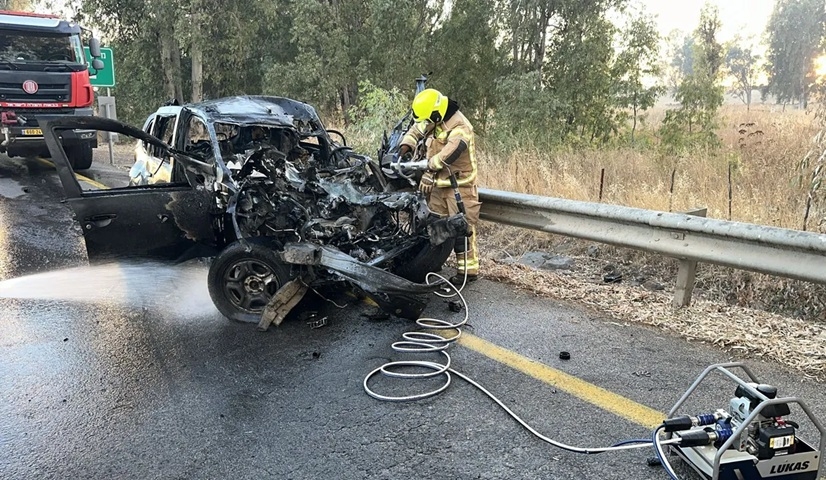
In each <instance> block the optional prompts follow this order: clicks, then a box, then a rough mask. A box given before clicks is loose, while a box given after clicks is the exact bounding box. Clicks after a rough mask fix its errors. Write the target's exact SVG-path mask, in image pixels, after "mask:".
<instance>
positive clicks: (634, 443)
mask: <svg viewBox="0 0 826 480" xmlns="http://www.w3.org/2000/svg"><path fill="white" fill-rule="evenodd" d="M465 241H467V239H466V240H465ZM434 279H435V281H442V282H444V283H445V285H446V286H447V290H446V291H444V292H436V293H435V295H438V296H439V297H442V298H452V297H458V298H459V300H460V301H461V303H462V306H463V307H464V308H463V309H462V311H463V312H464V315H463V318H462V320H461V321H459V322H456V323H452V322H449V321H446V320H441V319H437V318H430V317H422V318H419V319H418V320H416V324H417V325H418V326H419V327H421V328H423V329H427V330H431V331H432V330H436V331H438V332H450V334H449V335H439V334H437V333H433V332H429V331H413V332H406V333H404V334H403V335H402V337H403V338H404V340H402V341H399V342H396V343H394V344H393V345H392V348H393V350H394V351H397V352H406V353H428V354H433V353H439V354H440V355H441V357H442V358H443V360H444V363H439V362H436V361H424V360H403V361H393V362H389V363H386V364H384V365H382V366H380V367H378V368H376V369H374V370H373V371H371V372H370V373H368V374H367V376H366V377H364V382H363V386H364V391H365V392H366V393H367V394H368V395H370V396H371V397H373V398H375V399H377V400H382V401H390V402H406V401H412V400H422V399H425V398H429V397H432V396H434V395H437V394H439V393H441V392H443V391H445V390H446V389H447V388H448V387H449V386H450V383H451V380H452V375H455V376H456V377H458V378H460V379H462V380H464V381H466V382H467V383H469V384H470V385H472V386H474V387H475V388H476V389H478V390H479V391H480V392H482V393H484V394H485V395H487V396H488V398H490V399H491V400H493V401H494V402H495V403H496V404H497V405H499V407H500V408H502V409H503V410H504V411H505V412H506V413H507V414H508V415H510V416H511V418H513V419H514V420H516V422H517V423H519V424H520V425H521V426H522V427H524V428H525V429H526V430H528V431H529V432H531V434H533V435H534V436H535V437H537V438H538V439H540V440H542V441H543V442H545V443H548V444H550V445H553V446H554V447H557V448H561V449H563V450H567V451H569V452H574V453H583V454H597V453H604V452H612V451H621V450H633V449H640V448H650V446H651V443H652V442H653V443H655V445H656V446H657V447H658V448H660V449H662V445H670V444H675V443H678V442H679V439H676V438H675V439H671V440H665V441H660V440H659V439H657V438H656V433H659V430H657V432H656V433H655V437H654V438H653V439H651V440H649V439H634V440H625V441H622V442H619V443H617V444H614V445H613V446H610V447H598V448H586V447H577V446H572V445H568V444H565V443H562V442H559V441H557V440H554V439H552V438H550V437H547V436H545V435H543V434H541V433H539V432H538V431H537V430H536V429H534V428H533V427H532V426H530V425H529V424H528V423H527V422H526V421H524V420H523V419H522V418H520V417H519V416H518V415H517V414H516V413H514V412H513V411H512V410H511V409H510V408H508V406H507V405H505V404H504V403H503V402H502V401H501V400H499V399H498V398H497V397H496V396H495V395H494V394H492V393H491V392H489V391H488V390H487V389H486V388H485V387H483V386H482V385H481V384H479V383H478V382H476V381H475V380H473V379H472V378H470V377H468V376H467V375H465V374H463V373H461V372H459V371H457V370H456V369H454V368H452V366H451V357H450V355H449V354H448V352H447V349H448V348H449V347H450V346H451V345H452V344H454V343H455V342H456V341H458V340H459V338H461V335H462V329H461V327H462V326H464V325H465V324H466V323H467V321H468V318H469V312H468V305H467V300H466V299H465V297H464V296H463V295H462V291H463V289H464V286H463V287H462V288H457V287H456V286H455V285H453V284H451V283H450V282H449V281H448V280H447V279H446V278H444V277H442V276H441V275H438V274H435V273H430V274H428V275H427V278H426V282H427V284H428V285H430V284H432V283H433V282H434ZM465 282H467V277H466V278H465ZM410 367H418V368H423V369H425V370H430V371H426V372H423V373H422V372H415V373H414V372H407V371H404V370H405V369H408V368H410ZM379 373H381V374H382V375H384V376H386V377H390V378H400V379H410V380H415V379H426V378H433V377H438V376H444V379H445V380H444V382H443V383H442V384H441V385H439V386H438V387H436V388H434V389H432V390H430V391H427V392H423V393H419V394H413V395H403V396H394V395H384V394H380V393H377V392H376V391H375V390H373V389H372V388H371V387H370V383H371V380H372V379H373V378H374V377H376V376H377V375H378V374H379ZM659 457H660V455H659V454H658V458H659ZM663 465H666V463H665V462H663Z"/></svg>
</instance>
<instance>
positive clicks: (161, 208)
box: [44, 96, 467, 322]
mask: <svg viewBox="0 0 826 480" xmlns="http://www.w3.org/2000/svg"><path fill="white" fill-rule="evenodd" d="M76 128H89V129H95V130H101V131H111V132H117V133H120V134H123V135H126V136H132V137H135V138H136V139H137V140H138V141H137V144H136V148H135V165H134V166H133V167H132V169H131V171H130V179H129V186H128V187H123V188H114V189H109V190H100V191H84V190H83V189H82V188H81V187H80V185H79V184H78V181H77V179H76V177H75V176H74V174H73V172H72V170H71V166H70V163H69V162H68V160H67V159H66V154H65V151H64V149H63V147H62V145H61V143H60V141H59V135H60V131H61V130H65V129H76ZM44 134H45V136H46V140H47V143H48V146H49V148H50V150H51V154H52V158H53V159H54V160H55V163H56V165H57V167H58V174H59V176H60V178H61V181H62V183H63V184H64V188H65V190H66V195H67V201H68V203H69V205H70V206H71V207H72V208H73V210H74V211H75V214H76V217H77V220H78V221H79V222H80V224H81V227H82V229H83V232H84V237H85V241H86V246H87V251H88V254H89V258H90V260H91V261H98V260H111V259H123V258H129V257H140V258H154V259H161V260H169V261H178V262H180V261H184V260H188V259H191V258H195V257H214V260H213V261H212V264H211V266H210V272H209V277H208V282H209V290H210V295H211V297H212V299H213V302H214V303H215V305H216V307H217V308H218V309H219V310H220V311H221V313H223V314H224V315H226V316H227V317H229V318H232V319H235V320H239V321H251V322H258V321H259V320H260V319H261V317H262V314H263V313H264V312H265V311H270V313H271V314H272V310H273V309H280V311H279V312H280V313H279V316H281V317H282V318H283V314H285V312H286V311H288V310H289V308H291V306H292V305H294V303H295V301H297V300H295V298H296V297H298V298H300V295H303V292H305V291H306V290H307V289H308V288H310V289H314V288H315V287H317V286H323V285H329V284H337V283H348V284H351V285H354V286H356V287H357V288H359V289H361V290H362V291H364V292H365V293H366V294H367V295H369V296H370V297H371V298H373V299H374V300H375V301H376V302H377V303H378V304H379V305H380V306H381V307H382V308H384V309H385V310H388V311H389V312H391V313H393V314H395V315H398V316H402V317H411V318H415V317H417V316H418V314H419V313H420V312H421V310H422V309H423V308H424V306H425V301H424V299H423V298H422V297H421V295H423V294H425V293H427V292H431V291H434V289H436V288H438V287H436V286H435V285H425V284H423V283H422V282H423V281H424V279H425V276H426V275H427V273H428V272H431V271H436V270H438V269H440V268H441V266H442V264H443V263H444V261H445V260H446V258H447V257H448V255H449V254H450V252H451V251H452V248H453V242H454V238H456V237H458V236H461V235H464V234H465V231H466V228H467V225H466V222H465V221H464V218H463V217H462V216H461V215H457V216H455V217H451V218H439V217H438V216H437V215H435V214H433V213H432V212H430V211H429V210H428V208H427V204H426V201H425V199H424V197H423V196H422V195H421V194H420V193H418V192H417V191H415V190H412V191H411V190H410V189H409V188H407V190H405V188H406V187H409V184H408V183H407V182H406V181H405V182H398V181H397V180H395V179H393V178H389V177H387V176H386V175H384V173H383V172H382V169H381V168H380V167H381V166H380V165H379V164H378V163H377V162H376V161H374V160H372V159H371V158H369V157H366V156H363V155H359V154H356V153H354V152H353V151H352V149H351V148H349V147H347V146H346V143H345V141H344V139H343V136H340V134H338V133H337V132H334V131H328V130H326V129H325V128H324V125H323V124H322V122H321V120H320V119H319V117H318V115H317V114H316V112H315V110H314V109H313V108H312V107H311V106H309V105H307V104H304V103H300V102H297V101H293V100H289V99H285V98H280V97H261V96H243V97H232V98H226V99H220V100H213V101H208V102H203V103H199V104H191V105H185V106H166V107H163V108H161V109H159V110H158V111H157V112H156V113H155V114H153V115H152V116H150V118H149V119H148V120H147V122H146V124H145V125H144V129H143V130H139V129H136V128H134V127H131V126H129V125H126V124H123V123H121V122H117V121H112V120H107V119H102V118H87V117H74V118H62V119H56V120H54V121H50V122H47V124H46V125H45V132H44ZM331 134H333V135H338V136H339V137H341V141H340V142H337V141H334V140H333V137H332V136H331ZM158 137H160V138H158ZM299 293H300V294H299ZM279 297H281V298H279ZM279 302H280V303H279ZM268 309H270V310H268Z"/></svg>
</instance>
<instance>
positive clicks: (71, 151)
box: [65, 143, 92, 170]
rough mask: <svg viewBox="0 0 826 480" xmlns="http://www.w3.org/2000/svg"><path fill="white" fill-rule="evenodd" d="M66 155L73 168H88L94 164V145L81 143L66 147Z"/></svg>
mask: <svg viewBox="0 0 826 480" xmlns="http://www.w3.org/2000/svg"><path fill="white" fill-rule="evenodd" d="M65 150H66V156H67V157H69V163H70V164H71V165H72V169H73V170H88V169H89V168H90V167H91V166H92V145H91V144H89V143H80V144H78V145H72V146H70V147H65Z"/></svg>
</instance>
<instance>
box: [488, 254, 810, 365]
mask: <svg viewBox="0 0 826 480" xmlns="http://www.w3.org/2000/svg"><path fill="white" fill-rule="evenodd" d="M485 274H486V277H487V278H490V279H493V280H499V281H503V282H506V283H510V284H513V285H516V286H518V287H520V288H523V289H525V290H528V291H531V292H534V293H536V294H538V295H543V296H551V297H553V298H557V299H560V300H563V301H572V302H576V303H577V304H578V305H588V306H590V307H592V308H595V309H596V310H598V311H599V312H600V313H601V314H603V315H606V316H608V317H609V318H611V319H614V320H618V321H621V322H633V323H640V324H645V325H651V326H654V327H658V328H661V329H663V330H666V331H670V332H673V333H676V334H679V335H680V336H682V337H683V338H686V339H688V340H691V341H699V342H703V343H708V344H713V345H715V346H717V347H719V348H721V349H723V350H726V351H729V352H732V353H734V354H735V355H736V356H737V357H751V358H755V357H756V358H762V359H768V360H771V361H778V362H780V363H782V364H784V365H787V366H789V367H792V368H795V369H797V370H799V371H800V372H801V373H803V374H804V375H806V376H809V377H812V378H816V379H819V380H824V379H826V325H824V324H818V323H812V322H806V321H803V320H799V319H793V318H788V317H784V316H780V315H775V314H771V313H767V312H761V311H756V310H752V309H748V308H743V307H739V306H732V305H724V304H720V303H717V302H709V301H704V300H700V301H695V302H694V303H693V304H692V305H691V306H690V307H687V308H683V309H680V310H674V308H672V306H671V298H670V296H669V295H668V294H666V293H663V292H651V291H646V290H643V289H640V288H635V287H631V286H628V285H623V284H612V285H604V284H599V283H595V282H587V281H586V282H583V281H582V280H581V279H577V278H571V277H568V276H562V275H559V274H556V273H550V272H541V271H538V270H535V269H531V268H528V267H525V266H523V265H502V264H499V263H496V262H490V263H489V264H488V265H487V266H486V269H485Z"/></svg>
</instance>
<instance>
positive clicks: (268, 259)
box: [207, 240, 291, 323]
mask: <svg viewBox="0 0 826 480" xmlns="http://www.w3.org/2000/svg"><path fill="white" fill-rule="evenodd" d="M247 245H248V246H249V251H247V248H245V246H244V245H242V244H241V243H240V242H235V243H233V244H231V245H229V246H228V247H227V248H225V249H224V250H223V251H221V253H219V254H218V256H217V257H215V259H214V260H213V261H212V265H211V266H210V267H209V274H208V275H207V286H208V288H209V296H210V297H211V298H212V303H214V304H215V307H216V308H217V309H218V311H220V312H221V313H222V314H224V316H225V317H227V318H229V319H231V320H236V321H239V322H248V323H258V322H259V321H260V320H261V313H262V312H263V311H264V307H265V306H266V305H267V304H268V303H269V302H270V300H271V299H272V297H273V296H274V295H275V293H276V292H277V291H278V289H279V288H281V286H283V285H284V284H285V283H287V282H289V281H290V280H291V277H290V267H289V266H288V265H286V264H284V262H282V261H281V258H280V257H279V256H278V253H277V252H276V251H275V250H273V249H272V248H271V247H270V246H268V245H266V244H262V243H260V242H256V241H255V240H248V241H247Z"/></svg>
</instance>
